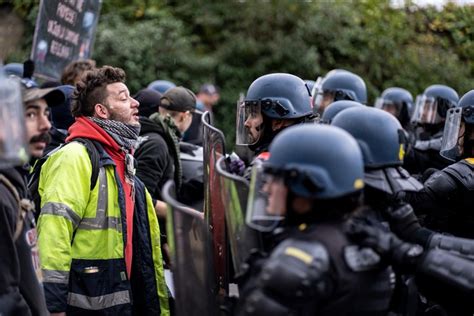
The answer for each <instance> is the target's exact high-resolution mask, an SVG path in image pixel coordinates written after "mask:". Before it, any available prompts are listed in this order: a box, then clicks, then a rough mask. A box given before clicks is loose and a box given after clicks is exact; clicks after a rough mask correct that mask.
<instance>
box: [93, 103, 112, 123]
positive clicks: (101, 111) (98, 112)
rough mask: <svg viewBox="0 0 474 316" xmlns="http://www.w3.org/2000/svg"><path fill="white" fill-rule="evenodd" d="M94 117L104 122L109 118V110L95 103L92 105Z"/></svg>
mask: <svg viewBox="0 0 474 316" xmlns="http://www.w3.org/2000/svg"><path fill="white" fill-rule="evenodd" d="M94 116H96V117H99V118H101V119H104V120H106V119H108V118H109V109H107V107H106V106H105V105H103V104H100V103H97V104H96V105H94Z"/></svg>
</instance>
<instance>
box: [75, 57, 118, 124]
mask: <svg viewBox="0 0 474 316" xmlns="http://www.w3.org/2000/svg"><path fill="white" fill-rule="evenodd" d="M116 82H123V83H125V71H123V69H121V68H115V67H112V66H103V67H101V68H97V69H94V70H91V71H89V72H87V73H86V74H85V76H84V77H83V78H82V79H81V81H79V82H78V83H77V84H76V90H74V93H73V95H72V106H71V112H72V115H74V117H78V116H92V115H93V114H94V106H95V105H96V104H98V103H102V104H103V103H104V102H105V99H106V98H107V96H108V94H107V85H109V84H111V83H116Z"/></svg>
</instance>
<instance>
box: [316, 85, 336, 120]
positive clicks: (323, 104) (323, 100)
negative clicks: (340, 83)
mask: <svg viewBox="0 0 474 316" xmlns="http://www.w3.org/2000/svg"><path fill="white" fill-rule="evenodd" d="M335 97H336V91H332V90H324V91H322V90H320V91H319V92H318V94H316V95H315V100H314V107H313V112H314V113H319V114H322V113H323V112H324V109H326V108H327V106H328V105H329V104H331V103H333V102H334V99H335Z"/></svg>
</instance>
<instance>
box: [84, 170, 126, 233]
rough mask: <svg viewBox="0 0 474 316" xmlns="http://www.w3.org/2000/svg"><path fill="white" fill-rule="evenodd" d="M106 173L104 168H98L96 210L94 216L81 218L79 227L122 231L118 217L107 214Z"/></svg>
mask: <svg viewBox="0 0 474 316" xmlns="http://www.w3.org/2000/svg"><path fill="white" fill-rule="evenodd" d="M108 198H109V196H108V191H107V175H106V173H105V168H104V167H102V168H100V169H99V196H98V198H97V211H96V216H95V218H83V219H82V221H81V222H80V224H79V227H78V228H80V229H84V230H92V229H108V228H111V229H115V230H118V231H119V232H121V231H122V225H121V223H120V218H118V217H109V216H107V215H106V214H107V204H108V203H107V201H108Z"/></svg>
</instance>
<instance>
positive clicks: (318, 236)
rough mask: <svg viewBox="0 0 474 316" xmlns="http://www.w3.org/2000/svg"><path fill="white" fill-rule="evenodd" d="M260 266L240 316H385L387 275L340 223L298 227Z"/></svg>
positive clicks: (244, 298)
mask: <svg viewBox="0 0 474 316" xmlns="http://www.w3.org/2000/svg"><path fill="white" fill-rule="evenodd" d="M300 227H301V228H302V229H300V230H299V231H296V232H293V233H291V234H290V236H289V237H288V238H287V239H286V240H284V241H283V242H281V243H280V244H279V245H278V246H277V247H276V248H275V250H274V251H273V252H272V254H271V256H270V258H269V259H268V260H267V261H266V262H264V263H263V265H262V269H261V272H260V274H259V276H258V278H257V280H256V282H255V283H256V285H255V288H254V289H253V290H251V291H248V293H247V295H246V296H245V297H243V298H242V300H243V305H242V306H241V309H240V311H239V313H238V314H239V315H263V314H264V313H268V314H270V315H386V313H387V310H388V306H389V301H390V297H391V287H390V281H389V274H390V270H389V269H388V268H386V267H383V266H381V265H380V262H379V261H380V260H379V257H378V256H377V255H375V254H374V253H373V252H372V251H371V250H369V249H367V248H359V247H358V246H356V245H355V244H353V243H352V242H350V241H349V240H348V238H347V237H346V235H345V233H344V232H343V223H342V222H334V223H322V224H313V225H311V226H309V227H307V226H306V225H304V224H302V225H300Z"/></svg>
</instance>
